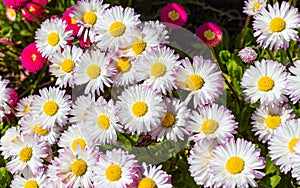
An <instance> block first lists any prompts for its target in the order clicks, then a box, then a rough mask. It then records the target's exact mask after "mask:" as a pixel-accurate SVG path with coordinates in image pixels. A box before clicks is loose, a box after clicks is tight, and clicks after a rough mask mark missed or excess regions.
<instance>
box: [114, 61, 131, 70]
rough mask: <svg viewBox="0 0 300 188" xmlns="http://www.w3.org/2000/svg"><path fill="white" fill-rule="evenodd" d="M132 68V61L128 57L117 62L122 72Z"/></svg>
mask: <svg viewBox="0 0 300 188" xmlns="http://www.w3.org/2000/svg"><path fill="white" fill-rule="evenodd" d="M130 68H131V62H130V61H128V59H126V58H122V59H120V60H119V61H118V63H117V69H118V71H120V72H127V71H129V69H130Z"/></svg>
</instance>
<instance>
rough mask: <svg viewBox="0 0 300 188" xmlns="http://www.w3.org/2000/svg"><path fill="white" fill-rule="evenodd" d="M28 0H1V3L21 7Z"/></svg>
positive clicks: (9, 6)
mask: <svg viewBox="0 0 300 188" xmlns="http://www.w3.org/2000/svg"><path fill="white" fill-rule="evenodd" d="M28 2H29V0H3V3H4V4H5V5H6V6H7V7H8V8H14V9H19V8H23V7H24V6H25V5H26V3H28Z"/></svg>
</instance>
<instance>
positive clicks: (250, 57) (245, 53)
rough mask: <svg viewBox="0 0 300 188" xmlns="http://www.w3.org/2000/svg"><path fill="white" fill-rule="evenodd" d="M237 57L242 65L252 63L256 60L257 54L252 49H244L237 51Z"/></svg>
mask: <svg viewBox="0 0 300 188" xmlns="http://www.w3.org/2000/svg"><path fill="white" fill-rule="evenodd" d="M238 56H239V57H240V58H241V60H242V61H243V62H244V63H252V62H253V61H254V60H255V59H256V58H257V53H256V52H255V50H253V48H250V47H245V48H243V49H242V50H241V51H239V53H238Z"/></svg>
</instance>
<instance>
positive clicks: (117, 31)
mask: <svg viewBox="0 0 300 188" xmlns="http://www.w3.org/2000/svg"><path fill="white" fill-rule="evenodd" d="M125 29H126V27H125V25H124V24H123V23H122V22H114V23H112V24H111V26H110V27H109V33H110V35H111V36H113V37H119V36H121V35H123V33H124V32H125Z"/></svg>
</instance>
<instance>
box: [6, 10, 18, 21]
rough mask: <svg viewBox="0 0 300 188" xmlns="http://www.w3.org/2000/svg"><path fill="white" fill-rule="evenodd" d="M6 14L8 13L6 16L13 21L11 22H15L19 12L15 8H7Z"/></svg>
mask: <svg viewBox="0 0 300 188" xmlns="http://www.w3.org/2000/svg"><path fill="white" fill-rule="evenodd" d="M5 15H6V18H7V19H8V20H9V21H11V22H14V21H16V18H17V13H16V10H15V9H13V8H6V10H5Z"/></svg>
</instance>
